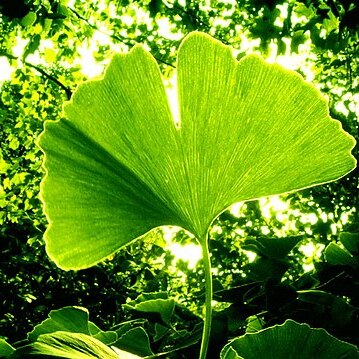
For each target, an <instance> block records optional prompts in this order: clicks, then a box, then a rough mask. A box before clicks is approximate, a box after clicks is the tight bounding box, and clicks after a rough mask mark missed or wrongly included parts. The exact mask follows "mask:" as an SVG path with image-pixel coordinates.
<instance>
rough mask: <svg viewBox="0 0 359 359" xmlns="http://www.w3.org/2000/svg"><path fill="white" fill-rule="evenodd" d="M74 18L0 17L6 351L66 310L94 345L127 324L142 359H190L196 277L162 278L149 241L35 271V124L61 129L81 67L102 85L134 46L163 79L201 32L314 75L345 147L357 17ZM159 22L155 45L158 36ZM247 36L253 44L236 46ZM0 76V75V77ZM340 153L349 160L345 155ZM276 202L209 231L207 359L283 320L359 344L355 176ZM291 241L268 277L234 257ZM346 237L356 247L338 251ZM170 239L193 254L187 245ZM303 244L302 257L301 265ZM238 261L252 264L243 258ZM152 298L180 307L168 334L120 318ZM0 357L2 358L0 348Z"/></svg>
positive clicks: (249, 9) (185, 12)
mask: <svg viewBox="0 0 359 359" xmlns="http://www.w3.org/2000/svg"><path fill="white" fill-rule="evenodd" d="M71 4H72V5H71V7H70V6H69V3H68V2H67V1H47V0H46V1H37V0H36V1H31V2H30V1H29V2H24V1H21V0H19V1H6V0H4V1H2V2H1V4H0V56H1V58H0V61H1V60H3V59H4V58H6V59H7V60H8V61H9V63H10V64H11V65H12V66H13V67H14V68H15V69H17V70H16V71H15V72H14V73H13V74H12V77H11V79H10V81H8V82H6V83H4V84H3V85H2V87H1V101H0V138H1V151H0V228H1V229H0V247H1V252H2V256H1V264H0V266H1V268H0V283H1V286H0V287H1V288H0V302H1V303H2V304H3V305H2V306H1V308H0V326H1V333H0V335H2V336H4V337H7V338H8V339H9V340H8V342H10V343H13V344H12V346H13V347H14V348H19V346H21V345H23V344H21V343H17V341H18V340H20V339H22V338H24V337H25V335H26V333H27V332H30V331H31V330H33V327H34V325H35V324H36V323H40V322H41V321H44V320H45V319H46V317H47V314H48V312H49V311H50V310H51V309H58V308H61V307H63V306H66V305H68V306H71V305H77V306H85V307H88V308H89V311H90V313H91V317H92V318H93V320H95V321H96V323H99V324H100V325H101V327H103V328H106V330H107V331H108V330H110V329H111V328H115V329H116V327H114V326H116V325H120V326H121V324H119V323H123V322H126V321H130V322H131V323H136V325H135V326H134V328H129V327H128V326H127V324H123V325H122V331H123V333H126V332H127V331H128V330H131V329H134V334H133V335H134V337H136V335H137V334H138V337H137V338H143V340H144V341H143V342H145V341H146V340H148V341H149V343H150V346H151V350H152V351H153V352H154V353H159V352H166V351H167V350H168V351H169V352H170V354H168V356H169V357H182V358H183V357H189V358H193V357H196V355H197V354H198V350H199V341H200V333H201V330H202V323H201V318H200V316H201V315H202V310H201V305H202V303H203V297H204V288H203V282H202V278H203V266H202V265H201V264H199V265H197V267H196V268H194V269H191V270H189V269H188V267H187V265H186V263H185V262H181V261H177V267H175V266H174V264H173V263H172V259H173V255H172V254H171V253H169V252H168V251H167V248H168V247H167V244H166V242H165V241H164V239H163V238H162V234H161V231H160V230H157V231H156V232H154V233H151V235H149V236H147V237H146V238H144V239H143V240H141V241H139V242H138V243H135V244H131V245H130V246H128V247H126V249H124V250H122V251H121V252H120V253H119V254H117V255H116V256H114V258H113V257H112V258H111V261H108V260H107V261H106V262H105V263H103V264H100V265H97V266H96V267H93V268H91V269H88V270H82V271H79V272H62V271H60V270H59V269H57V268H56V266H55V265H54V264H53V263H51V262H50V261H49V260H48V258H47V256H46V254H45V251H44V246H43V241H42V235H43V232H44V231H45V228H46V220H45V218H44V215H43V213H42V210H41V206H40V202H39V200H38V191H39V182H40V178H41V176H42V175H43V172H42V169H41V161H42V154H41V152H40V151H39V149H38V148H37V147H36V145H35V138H36V137H37V136H38V134H39V132H40V131H41V129H42V122H43V121H44V120H45V119H50V120H56V119H58V118H59V117H60V112H61V103H62V102H63V101H64V100H65V99H66V98H67V99H69V98H70V95H71V93H72V91H73V90H74V89H75V88H76V87H77V85H78V84H79V83H81V82H82V81H83V80H84V79H85V78H86V77H88V76H93V75H90V73H89V72H88V67H87V69H86V68H85V67H82V66H81V63H83V62H82V60H80V58H86V59H92V58H93V59H94V62H93V64H92V65H91V69H96V71H97V72H96V73H97V74H99V73H100V72H101V67H103V66H104V65H105V64H106V63H107V61H108V59H109V58H110V57H111V53H112V52H113V51H127V50H128V49H130V48H131V47H132V46H133V45H135V44H136V43H142V44H143V45H144V46H145V47H146V48H147V49H149V50H150V51H151V53H152V55H153V56H154V57H155V58H156V60H157V61H158V63H159V66H160V69H161V72H162V75H163V76H164V78H165V80H167V79H168V78H169V77H170V76H171V75H172V74H173V72H174V66H176V63H175V55H176V51H177V48H178V46H179V42H180V40H181V39H182V38H183V37H184V36H185V35H186V34H187V33H188V32H190V31H192V30H200V31H203V32H206V33H208V34H210V35H212V36H214V37H215V38H217V39H219V40H220V41H222V42H223V43H225V44H228V45H230V46H231V47H232V48H234V49H235V50H236V52H237V53H238V57H237V58H238V59H239V58H242V57H243V56H244V55H245V54H248V53H250V52H257V53H258V52H261V53H262V55H264V56H270V57H271V58H273V57H274V56H275V55H276V54H277V55H278V54H283V53H284V52H286V54H287V55H288V54H289V53H291V52H292V55H293V58H294V57H295V56H294V55H295V53H298V54H301V55H303V54H305V61H304V62H303V63H301V64H300V65H298V68H297V70H298V71H299V72H300V73H303V74H307V70H306V68H308V67H310V68H311V69H312V70H313V71H314V72H313V76H314V78H313V81H312V82H313V83H314V84H315V86H316V87H319V88H320V89H321V91H322V92H323V93H325V94H326V96H327V97H328V99H329V105H330V115H331V117H333V118H335V119H337V120H339V121H340V122H341V123H342V125H343V128H344V130H346V131H347V132H349V133H351V134H352V135H353V136H354V137H355V138H356V139H358V133H359V131H358V123H357V113H356V111H357V107H358V102H357V96H358V92H359V91H358V89H359V87H358V84H359V82H358V74H359V71H358V59H359V53H358V50H359V47H358V46H357V41H358V31H359V28H358V21H357V19H358V15H357V14H358V9H359V8H358V5H357V3H356V1H354V0H350V1H345V2H343V1H337V0H333V1H330V2H326V1H323V0H320V1H305V2H304V1H299V0H298V1H297V0H294V1H291V2H283V1H265V2H263V1H245V2H237V3H235V4H234V3H227V2H226V1H223V2H222V1H220V2H212V3H211V4H208V3H207V4H206V5H205V6H204V3H202V2H194V1H186V2H178V1H173V2H172V1H168V2H163V1H148V2H138V1H131V0H129V1H121V2H118V3H114V2H110V1H108V0H103V1H102V4H101V5H100V1H97V0H96V1H93V2H90V3H89V2H87V3H86V2H80V1H77V0H76V1H74V2H71ZM138 14H140V16H138ZM167 20H168V24H169V31H168V32H166V31H163V28H164V27H165V26H166V25H163V24H165V23H166V21H167ZM161 21H162V22H161ZM163 21H164V22H163ZM98 29H100V31H98ZM246 38H251V39H252V40H254V41H253V42H252V43H248V42H247V41H246ZM24 41H25V42H26V44H25V43H24ZM306 44H308V46H309V47H310V51H309V49H307V50H305V49H306V46H307V45H306ZM14 45H15V46H16V47H15V48H13V47H14ZM24 46H25V48H24ZM23 48H24V49H23ZM21 49H23V50H21ZM84 49H89V51H87V52H86V51H85V53H84ZM306 51H308V52H306ZM277 59H278V60H280V59H281V57H280V56H279V57H278V58H277ZM21 60H24V61H21ZM98 65H100V66H98ZM0 66H1V65H0ZM0 72H1V75H3V71H2V67H1V70H0ZM353 153H354V156H355V157H356V158H358V149H357V148H355V149H354V151H353ZM283 177H284V178H285V174H283ZM281 200H282V201H283V202H285V203H286V204H287V205H288V208H285V209H278V208H275V207H271V208H270V211H268V208H265V207H266V204H263V203H264V202H263V201H252V202H247V203H246V204H245V205H242V207H241V210H240V211H239V212H238V213H237V214H235V215H234V214H233V211H225V212H223V213H222V214H221V216H220V217H219V218H218V219H217V220H216V221H215V223H214V224H213V229H212V231H211V234H210V242H209V244H210V247H211V253H212V258H211V260H212V264H213V273H214V277H215V278H214V279H215V280H214V292H215V298H216V300H217V301H218V302H217V304H216V305H215V306H214V309H215V311H214V320H213V324H212V339H211V347H210V350H211V354H213V356H214V357H215V356H216V355H217V354H218V355H217V356H219V352H220V350H221V348H222V347H223V346H224V345H225V344H226V343H227V340H228V339H231V338H235V337H237V336H242V335H244V334H245V333H246V332H251V331H255V330H259V329H261V328H267V327H271V326H273V325H274V324H282V323H283V322H284V321H285V320H286V319H288V318H290V319H294V320H296V321H298V322H306V323H308V324H309V325H310V326H312V327H322V328H325V329H326V330H327V331H328V332H329V333H331V334H332V335H335V336H336V337H338V338H340V339H342V340H345V341H348V342H351V343H353V344H356V345H357V344H359V343H358V341H357V338H358V337H359V332H358V328H359V324H358V319H357V315H356V314H355V313H357V310H358V309H357V308H358V307H359V298H358V293H359V284H358V279H357V278H358V268H357V263H358V254H357V250H356V249H355V248H356V247H355V243H357V242H356V240H354V239H355V238H356V234H357V227H356V226H355V222H359V218H358V208H359V192H358V170H355V171H353V172H352V173H351V174H349V175H347V176H345V177H344V178H342V179H341V180H339V181H336V182H332V183H329V184H326V185H321V186H318V187H313V188H309V189H305V190H303V191H301V192H299V193H298V192H294V193H290V194H287V195H285V196H282V197H281ZM315 218H316V219H315ZM341 232H344V233H349V235H347V234H341ZM297 236H303V239H302V240H301V241H300V242H299V243H298V244H297V245H296V246H295V247H294V248H293V249H292V250H291V251H290V252H289V253H288V254H287V255H286V256H284V257H282V258H280V259H279V262H280V265H277V266H275V265H273V263H272V264H271V265H270V264H268V263H271V262H273V261H274V262H278V258H277V259H274V258H268V257H266V256H265V253H261V252H260V251H259V250H258V251H257V253H259V255H258V254H257V256H256V257H255V258H254V260H253V258H252V257H253V253H252V252H247V251H244V250H243V249H242V245H243V244H244V242H246V241H247V240H248V239H249V240H250V241H249V242H247V243H249V244H251V245H254V246H255V247H258V248H260V247H261V245H259V244H258V245H256V244H254V243H253V240H254V241H255V240H256V238H258V239H259V241H263V238H265V239H264V241H265V240H266V239H268V241H269V240H271V239H274V240H278V242H279V240H280V238H291V237H294V238H296V237H297ZM346 236H349V237H350V238H353V239H352V240H350V241H351V243H350V244H348V240H346V239H344V238H345V237H346ZM248 237H249V238H248ZM298 238H299V237H298ZM173 240H174V241H176V242H178V243H192V242H193V239H191V238H190V237H189V236H188V234H186V233H185V232H184V231H180V232H178V234H177V236H176V237H175V238H174V239H173ZM305 246H309V247H312V248H314V249H315V250H314V251H313V252H312V254H307V252H306V251H304V249H305ZM323 248H327V249H326V250H323ZM252 249H253V247H252ZM247 253H252V254H251V256H250V259H249V258H248V256H247ZM263 261H264V262H265V263H266V265H267V267H268V268H271V272H270V273H271V275H273V277H269V276H267V277H266V276H265V274H266V273H265V272H264V271H262V272H260V269H261V266H260V265H258V264H259V263H261V262H263ZM250 262H251V263H250ZM249 264H250V265H249ZM277 264H278V263H277ZM14 273H16V275H14ZM249 273H252V275H253V277H252V278H249V277H250V274H249ZM260 273H261V274H260ZM254 276H256V278H257V280H254ZM231 289H233V291H232V292H231ZM163 291H165V292H168V300H172V299H176V298H177V300H179V301H180V302H181V305H179V303H177V300H175V302H176V305H175V310H174V313H173V317H172V318H171V320H170V323H171V325H172V327H174V328H176V329H177V332H172V331H171V330H172V329H171V328H168V327H166V326H162V324H160V323H159V322H158V320H157V321H156V320H155V319H154V316H153V313H152V314H151V313H145V312H141V311H136V310H127V309H124V308H123V305H124V304H125V303H126V302H131V301H134V300H136V298H137V297H138V296H139V295H141V294H142V293H150V292H155V293H157V292H163ZM221 298H222V299H221ZM146 305H149V306H151V303H149V304H146ZM184 306H185V307H184ZM188 309H190V310H191V311H189V310H188ZM192 312H194V313H196V315H194V314H193V313H192ZM342 313H343V314H344V315H341V314H342ZM155 317H156V316H155ZM157 318H158V316H157ZM132 321H134V322H132ZM140 328H141V329H140ZM143 331H145V333H146V335H144V334H143ZM163 333H165V334H164V335H163ZM131 335H132V334H131ZM162 335H163V336H162ZM146 336H147V337H148V339H146ZM161 336H162V337H161ZM160 337H161V338H162V339H158V338H160ZM132 338H133V337H132ZM125 341H126V338H125ZM143 342H141V343H143ZM106 344H108V343H106ZM0 349H1V350H5V351H6V352H7V353H8V354H9V353H10V352H11V351H12V349H11V347H10V346H9V345H8V344H6V343H5V342H4V341H0ZM118 350H119V349H118ZM216 353H217V354H216ZM235 355H237V354H235Z"/></svg>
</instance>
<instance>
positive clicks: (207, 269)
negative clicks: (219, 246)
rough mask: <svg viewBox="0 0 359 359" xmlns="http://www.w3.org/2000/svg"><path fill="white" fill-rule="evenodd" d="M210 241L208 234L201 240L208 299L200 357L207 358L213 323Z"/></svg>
mask: <svg viewBox="0 0 359 359" xmlns="http://www.w3.org/2000/svg"><path fill="white" fill-rule="evenodd" d="M208 242H209V236H208V235H207V238H205V240H202V241H201V246H202V259H203V267H204V279H205V291H206V300H205V306H206V311H205V316H204V326H203V333H202V342H201V351H200V354H199V359H206V356H207V350H208V345H209V339H210V334H211V324H212V297H213V287H212V268H211V259H210V255H209V244H208Z"/></svg>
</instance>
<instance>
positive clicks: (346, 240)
mask: <svg viewBox="0 0 359 359" xmlns="http://www.w3.org/2000/svg"><path fill="white" fill-rule="evenodd" d="M339 240H340V242H342V243H343V245H344V247H345V249H346V250H347V251H349V252H350V253H351V254H353V255H356V256H359V233H349V232H342V233H340V234H339Z"/></svg>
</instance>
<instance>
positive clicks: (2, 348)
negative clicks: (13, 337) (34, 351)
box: [0, 338, 15, 357]
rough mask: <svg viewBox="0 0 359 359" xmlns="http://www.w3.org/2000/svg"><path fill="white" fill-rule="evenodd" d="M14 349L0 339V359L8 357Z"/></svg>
mask: <svg viewBox="0 0 359 359" xmlns="http://www.w3.org/2000/svg"><path fill="white" fill-rule="evenodd" d="M14 351H15V348H14V347H12V346H11V345H10V344H8V343H7V342H6V341H5V340H4V339H1V338H0V357H7V356H10V355H11V354H12V353H13V352H14Z"/></svg>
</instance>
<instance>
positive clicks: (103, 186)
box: [40, 33, 355, 269]
mask: <svg viewBox="0 0 359 359" xmlns="http://www.w3.org/2000/svg"><path fill="white" fill-rule="evenodd" d="M177 79H178V81H177V87H178V102H179V113H180V115H179V118H174V117H173V116H172V114H171V109H170V105H169V103H168V100H167V96H166V92H165V89H164V85H163V82H162V79H161V74H160V71H159V67H158V65H157V63H156V62H155V60H154V59H153V57H152V56H151V55H150V54H149V53H147V52H146V51H145V50H144V49H143V48H142V47H141V46H135V47H134V48H133V50H131V52H130V53H128V54H122V55H115V56H114V57H113V59H112V61H111V63H110V65H109V66H108V68H107V70H106V73H105V75H104V77H103V78H102V79H100V80H96V81H89V82H86V83H85V84H83V85H81V86H80V87H79V88H78V89H77V91H76V92H75V94H74V95H73V98H72V100H71V101H70V102H69V103H67V104H66V105H65V108H64V112H65V116H66V119H63V120H60V121H58V122H47V123H46V126H45V131H44V132H43V134H42V136H41V138H40V146H41V148H42V149H43V151H44V153H45V155H46V157H45V158H46V159H45V164H44V166H45V169H46V172H47V175H46V177H45V179H44V181H43V183H42V188H41V198H42V200H43V202H44V204H45V212H46V215H47V218H48V221H49V227H48V229H47V231H46V235H45V239H46V245H47V252H48V254H49V255H50V257H51V258H52V259H53V260H54V261H55V262H56V263H57V265H59V266H60V267H62V268H64V269H80V268H85V267H89V266H91V265H93V264H95V263H97V262H99V261H101V260H103V259H104V258H105V257H107V256H109V255H110V254H112V253H114V252H115V251H117V250H118V249H119V248H120V247H122V246H124V245H126V244H127V243H129V242H131V241H132V240H134V239H136V238H137V237H139V236H141V235H143V234H145V233H146V232H147V231H149V230H151V229H152V228H154V227H156V226H161V225H177V226H182V227H183V228H185V229H187V230H189V231H190V232H192V233H193V234H194V235H195V236H196V237H197V238H198V239H199V240H200V241H203V240H205V234H206V232H207V229H208V227H209V226H210V224H211V223H212V221H213V219H214V218H215V217H216V216H217V215H218V214H219V213H221V212H222V211H223V210H224V209H226V208H227V207H228V206H230V205H231V204H233V203H235V202H239V201H243V200H250V199H254V198H258V197H262V196H268V195H273V194H279V193H283V192H288V191H293V190H297V189H301V188H304V187H309V186H314V185H317V184H320V183H324V182H328V181H332V180H335V179H338V178H340V177H342V176H344V175H345V174H346V173H348V172H349V171H350V170H352V169H353V167H354V166H355V160H354V158H353V157H352V156H351V155H350V150H351V148H352V147H353V145H354V140H353V139H352V138H351V137H350V136H349V135H347V134H346V133H344V131H343V130H342V128H341V126H340V123H339V122H337V121H334V120H332V119H331V118H330V117H329V115H328V108H327V104H326V102H325V100H324V99H323V98H322V97H321V96H320V94H319V92H318V91H317V90H315V88H314V87H313V86H312V85H310V84H308V83H306V82H305V81H304V80H303V79H302V78H301V77H300V76H299V75H298V74H296V73H294V72H290V71H287V70H284V69H282V68H281V67H280V66H278V65H269V64H267V63H266V62H264V61H263V60H262V59H261V58H260V57H258V56H255V55H251V56H247V57H245V58H243V59H242V60H241V61H239V62H237V61H236V60H235V58H234V57H233V56H232V54H231V50H230V48H229V47H227V46H224V45H223V44H221V43H220V42H218V41H216V40H214V39H212V38H211V37H209V36H208V35H205V34H202V33H192V34H190V35H189V36H187V37H186V38H185V40H183V42H182V44H181V46H180V49H179V52H178V63H177ZM173 112H174V113H175V111H173Z"/></svg>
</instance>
